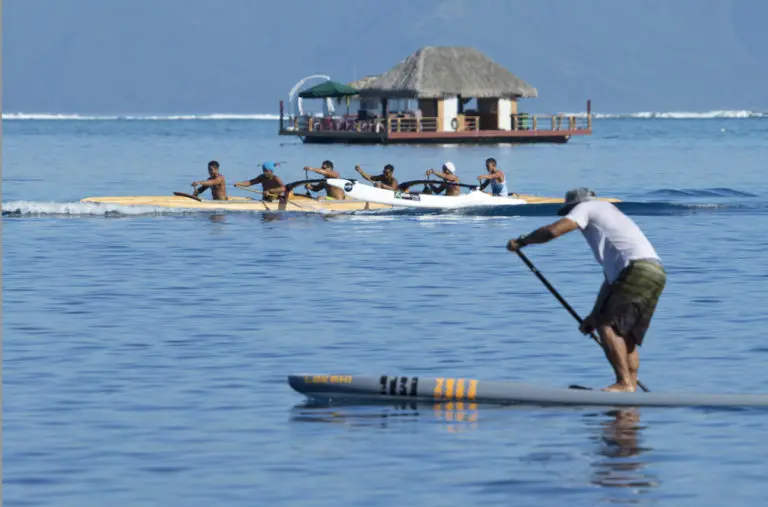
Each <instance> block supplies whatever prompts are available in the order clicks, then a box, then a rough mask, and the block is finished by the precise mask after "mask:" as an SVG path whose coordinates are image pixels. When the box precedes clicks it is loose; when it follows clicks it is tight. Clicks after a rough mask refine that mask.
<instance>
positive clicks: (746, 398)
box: [288, 374, 768, 408]
mask: <svg viewBox="0 0 768 507" xmlns="http://www.w3.org/2000/svg"><path fill="white" fill-rule="evenodd" d="M288 384H289V385H290V386H291V388H293V389H294V390H295V391H297V392H299V393H301V394H304V395H305V396H307V397H308V398H312V399H315V400H323V401H327V400H332V401H333V400H343V401H346V402H349V401H360V402H364V403H376V402H392V401H396V402H425V403H444V402H470V403H487V404H493V405H536V406H548V405H554V406H585V407H588V406H613V407H616V406H625V407H637V406H649V407H732V408H738V407H741V408H747V407H766V408H768V394H728V393H725V394H694V393H683V392H679V393H673V392H668V393H658V392H648V393H646V392H636V393H610V392H604V391H601V390H597V389H590V388H586V387H582V386H569V387H544V386H538V385H534V384H527V383H521V382H499V381H493V382H492V381H486V380H476V379H465V378H447V377H438V378H431V377H409V376H396V375H395V376H393V375H381V376H378V377H374V376H357V375H354V376H353V375H328V374H320V375H318V374H300V375H289V376H288Z"/></svg>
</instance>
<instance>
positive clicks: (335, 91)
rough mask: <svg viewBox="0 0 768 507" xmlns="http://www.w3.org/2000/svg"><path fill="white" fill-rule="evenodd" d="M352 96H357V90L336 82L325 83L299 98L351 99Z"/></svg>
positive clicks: (301, 94)
mask: <svg viewBox="0 0 768 507" xmlns="http://www.w3.org/2000/svg"><path fill="white" fill-rule="evenodd" d="M351 95H357V90H356V89H355V88H352V87H351V86H347V85H345V84H342V83H337V82H335V81H325V82H323V83H320V84H317V85H315V86H313V87H312V88H309V89H307V90H304V91H303V92H301V93H299V97H301V98H302V99H324V98H327V97H349V96H351Z"/></svg>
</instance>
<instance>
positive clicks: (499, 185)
mask: <svg viewBox="0 0 768 507" xmlns="http://www.w3.org/2000/svg"><path fill="white" fill-rule="evenodd" d="M485 170H486V171H487V174H481V175H480V176H478V177H477V181H479V182H481V183H482V184H481V185H480V190H485V188H486V187H487V186H488V185H490V186H491V195H494V196H503V197H506V196H507V195H509V190H507V178H506V176H504V173H503V172H501V171H500V170H499V168H498V167H497V166H496V159H495V158H489V159H486V161H485ZM483 180H485V181H483Z"/></svg>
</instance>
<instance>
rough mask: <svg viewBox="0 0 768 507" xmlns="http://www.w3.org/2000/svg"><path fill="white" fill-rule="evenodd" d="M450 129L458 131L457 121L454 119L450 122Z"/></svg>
mask: <svg viewBox="0 0 768 507" xmlns="http://www.w3.org/2000/svg"><path fill="white" fill-rule="evenodd" d="M451 128H452V129H453V130H458V129H459V120H457V119H456V118H454V119H453V120H451Z"/></svg>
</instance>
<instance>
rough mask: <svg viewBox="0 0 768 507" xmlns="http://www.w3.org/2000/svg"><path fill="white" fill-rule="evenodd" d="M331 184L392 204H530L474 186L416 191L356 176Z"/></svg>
mask: <svg viewBox="0 0 768 507" xmlns="http://www.w3.org/2000/svg"><path fill="white" fill-rule="evenodd" d="M327 182H328V184H329V185H331V186H334V187H336V188H340V189H342V190H344V193H346V194H347V196H349V197H350V198H351V199H355V200H360V201H367V202H375V203H379V204H388V205H390V206H403V207H408V208H436V209H458V208H470V207H476V206H515V205H521V204H528V203H527V201H525V200H523V199H516V198H512V197H494V196H492V195H490V194H486V193H485V192H482V191H480V190H473V191H471V192H469V193H467V194H462V195H458V196H453V197H449V196H445V195H430V194H414V193H410V192H401V191H393V190H385V189H383V188H376V187H374V186H373V185H368V184H365V183H360V182H359V181H354V180H345V179H340V178H330V179H328V180H327Z"/></svg>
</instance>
